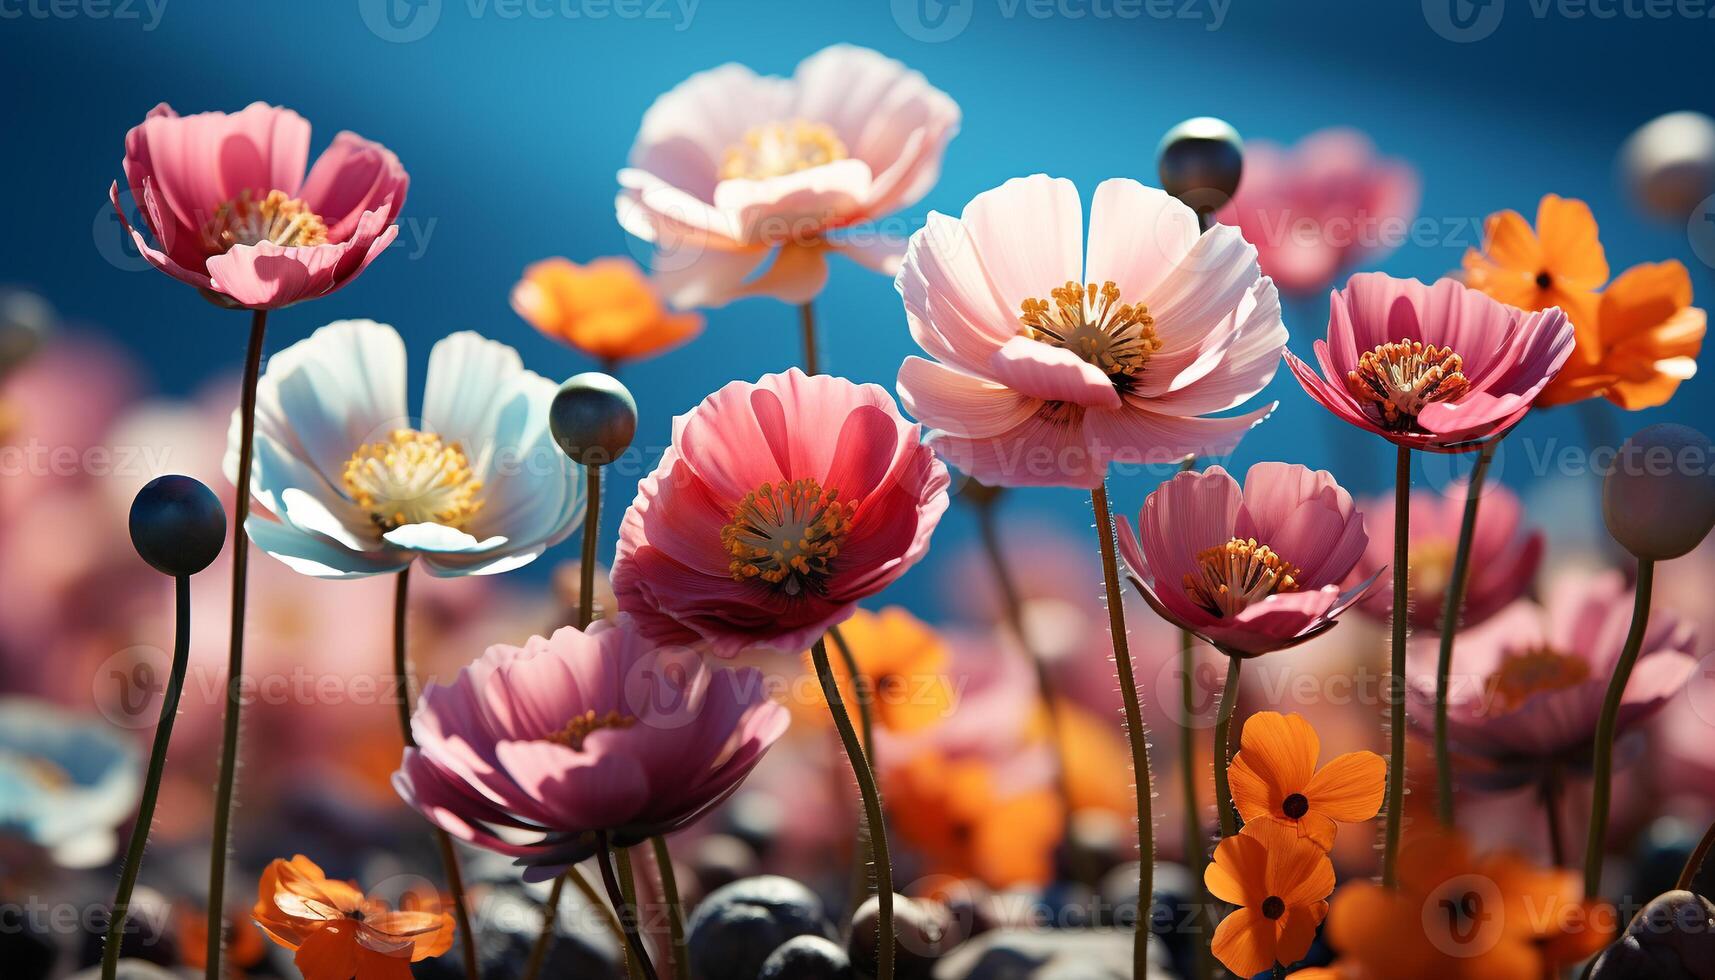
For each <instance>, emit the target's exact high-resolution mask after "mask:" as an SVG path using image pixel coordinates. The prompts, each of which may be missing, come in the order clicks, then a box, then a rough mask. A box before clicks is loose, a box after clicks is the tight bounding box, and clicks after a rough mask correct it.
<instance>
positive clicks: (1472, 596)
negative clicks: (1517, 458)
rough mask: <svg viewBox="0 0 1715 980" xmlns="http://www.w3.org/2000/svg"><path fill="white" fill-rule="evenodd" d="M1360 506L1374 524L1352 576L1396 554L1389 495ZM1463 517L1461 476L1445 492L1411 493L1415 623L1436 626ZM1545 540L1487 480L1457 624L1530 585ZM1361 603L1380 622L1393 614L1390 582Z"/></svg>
mask: <svg viewBox="0 0 1715 980" xmlns="http://www.w3.org/2000/svg"><path fill="white" fill-rule="evenodd" d="M1364 512H1365V513H1367V514H1369V515H1370V518H1371V520H1372V521H1373V522H1374V527H1375V531H1374V534H1373V535H1372V536H1371V538H1370V546H1369V548H1368V550H1366V551H1365V552H1364V556H1363V558H1362V559H1360V560H1359V561H1358V567H1357V568H1356V569H1355V570H1354V571H1353V572H1352V577H1353V578H1354V579H1364V578H1369V577H1370V576H1372V575H1375V574H1377V573H1378V572H1380V571H1381V570H1382V569H1384V568H1386V567H1387V565H1388V562H1390V561H1392V560H1393V495H1392V494H1387V495H1384V496H1380V497H1376V498H1375V499H1373V500H1371V501H1368V502H1367V503H1366V505H1365V507H1364ZM1464 518H1465V485H1464V484H1462V483H1461V484H1458V485H1456V486H1451V487H1448V488H1447V492H1446V493H1445V494H1441V493H1436V492H1434V491H1432V490H1419V491H1416V492H1414V493H1413V494H1412V495H1411V541H1410V545H1411V609H1410V618H1411V626H1412V629H1419V630H1430V631H1439V630H1440V629H1441V613H1442V609H1443V607H1445V606H1446V604H1447V587H1448V585H1449V584H1451V582H1452V579H1453V555H1454V552H1455V551H1457V550H1458V547H1459V529H1460V525H1461V524H1462V523H1463V522H1464ZM1542 545H1543V535H1542V532H1541V531H1540V530H1537V529H1535V528H1529V527H1526V526H1525V523H1524V511H1523V508H1522V507H1521V505H1520V504H1519V499H1518V497H1517V496H1515V495H1514V494H1513V492H1512V491H1511V490H1508V489H1507V488H1506V487H1504V486H1502V485H1500V484H1498V483H1491V484H1489V485H1488V487H1487V488H1486V489H1485V490H1484V491H1483V503H1482V506H1481V507H1479V508H1477V527H1476V533H1475V535H1474V536H1473V537H1472V538H1471V560H1470V565H1469V568H1470V577H1469V579H1468V580H1467V585H1466V589H1465V606H1464V611H1463V613H1462V614H1461V615H1460V617H1459V622H1460V624H1461V628H1462V629H1469V628H1470V627H1472V626H1475V625H1477V624H1478V623H1481V622H1482V621H1484V620H1486V619H1488V618H1489V617H1490V616H1493V615H1494V614H1495V613H1498V612H1500V611H1501V610H1502V609H1503V608H1505V607H1506V606H1507V605H1508V604H1509V603H1511V602H1512V601H1513V600H1515V599H1518V598H1520V597H1522V596H1523V595H1524V594H1525V593H1527V592H1529V591H1530V587H1531V583H1532V582H1534V581H1535V580H1536V569H1537V566H1538V565H1539V564H1541V562H1542ZM1359 608H1361V609H1362V610H1363V611H1364V612H1366V613H1369V614H1370V615H1372V616H1374V617H1376V618H1377V619H1380V620H1382V621H1384V622H1385V621H1387V620H1389V619H1390V617H1391V616H1392V614H1393V613H1392V611H1393V582H1392V581H1387V580H1384V581H1382V582H1381V584H1380V585H1379V586H1378V587H1377V588H1376V590H1375V591H1374V592H1371V593H1370V594H1369V595H1368V596H1366V597H1365V598H1364V601H1363V603H1362V604H1361V605H1360V607H1359Z"/></svg>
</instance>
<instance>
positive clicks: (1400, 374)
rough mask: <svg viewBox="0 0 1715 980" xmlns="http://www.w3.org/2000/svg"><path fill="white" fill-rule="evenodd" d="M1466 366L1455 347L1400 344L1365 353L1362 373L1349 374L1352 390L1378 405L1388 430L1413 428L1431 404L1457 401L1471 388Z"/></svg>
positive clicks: (1348, 387) (1360, 363) (1361, 357)
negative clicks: (1426, 407)
mask: <svg viewBox="0 0 1715 980" xmlns="http://www.w3.org/2000/svg"><path fill="white" fill-rule="evenodd" d="M1464 368H1465V361H1464V359H1463V358H1461V357H1460V356H1459V355H1458V354H1455V353H1453V349H1452V348H1451V347H1434V346H1425V345H1423V344H1422V343H1420V342H1418V341H1415V340H1401V341H1395V342H1394V343H1391V344H1382V345H1381V346H1379V347H1377V348H1376V349H1375V350H1372V351H1365V352H1364V353H1363V354H1360V355H1359V356H1358V369H1357V370H1356V371H1348V372H1347V373H1346V390H1347V391H1350V392H1351V393H1352V395H1353V396H1354V397H1356V398H1359V399H1362V400H1365V401H1370V402H1374V403H1375V404H1376V406H1377V407H1378V408H1379V409H1380V410H1381V415H1382V424H1383V425H1385V426H1386V427H1387V428H1389V429H1395V430H1406V429H1412V428H1415V427H1416V425H1417V415H1418V413H1419V412H1421V411H1423V409H1424V407H1425V406H1426V405H1429V404H1431V403H1432V402H1443V401H1451V400H1452V399H1455V398H1458V397H1459V396H1460V395H1463V394H1464V393H1465V392H1466V391H1468V390H1470V387H1471V383H1470V381H1469V380H1467V379H1466V377H1465V375H1464V373H1463V372H1464Z"/></svg>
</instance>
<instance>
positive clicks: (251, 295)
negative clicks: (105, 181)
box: [109, 102, 410, 310]
mask: <svg viewBox="0 0 1715 980" xmlns="http://www.w3.org/2000/svg"><path fill="white" fill-rule="evenodd" d="M309 149H310V124H309V122H308V121H306V120H305V119H304V117H302V116H300V115H298V114H297V113H295V112H293V111H292V110H290V109H282V108H278V107H275V106H270V105H265V104H264V103H261V102H255V103H252V104H251V105H250V106H248V107H247V108H245V109H244V110H243V111H241V112H235V113H225V112H203V113H198V114H196V115H192V116H181V115H179V114H178V113H176V112H174V111H173V110H172V108H171V107H170V106H168V105H167V104H166V103H162V104H161V105H158V106H156V107H155V108H154V109H153V110H151V111H150V112H149V115H148V116H147V117H145V118H144V120H143V122H142V124H141V125H139V126H136V127H134V128H133V129H132V130H131V132H129V133H127V134H126V136H125V181H126V184H127V185H128V186H129V188H130V194H131V197H132V198H133V199H134V200H135V202H136V206H137V208H138V210H139V211H140V213H141V214H142V216H143V222H144V224H146V225H148V228H149V233H150V234H151V235H153V236H154V239H155V241H156V243H157V244H159V246H160V247H159V248H152V247H150V245H149V244H148V242H146V241H145V240H144V238H143V236H142V234H141V233H140V232H138V231H137V230H135V229H133V228H131V225H130V222H129V220H128V219H127V218H126V216H125V208H124V207H123V206H122V205H121V204H120V202H119V184H118V182H115V183H114V184H113V187H112V189H111V191H110V192H109V194H110V196H111V198H112V200H113V207H114V209H115V210H117V211H118V212H119V219H120V221H121V222H124V223H125V227H126V229H127V230H129V231H130V232H131V237H132V238H133V239H134V240H135V241H136V243H137V249H138V250H139V251H140V252H142V254H143V257H144V258H145V259H147V260H148V261H149V264H151V265H153V266H154V267H155V268H157V269H160V270H161V271H162V272H165V273H167V274H168V275H170V276H172V277H173V278H175V279H178V280H180V281H182V282H186V283H189V284H190V285H192V286H195V287H197V288H198V289H200V290H202V291H203V293H204V295H206V296H208V297H209V298H210V299H211V300H213V301H214V302H216V303H219V304H221V305H223V306H232V307H245V308H250V309H267V310H272V309H278V308H280V307H282V306H290V305H291V304H293V303H296V302H299V301H300V300H306V299H314V298H316V297H318V296H326V295H327V294H328V293H331V292H333V291H334V290H336V289H339V288H340V287H341V286H344V285H345V284H346V283H348V282H350V281H351V280H352V279H355V278H356V277H357V274H358V273H360V272H362V271H363V270H364V268H365V267H367V266H368V265H369V263H370V262H372V261H373V260H374V259H375V257H376V256H377V255H380V254H381V251H382V250H383V249H385V248H386V247H387V246H388V245H390V244H392V242H393V239H394V237H395V236H397V235H398V234H399V228H398V226H397V225H395V224H394V223H393V222H394V219H395V218H397V217H398V214H399V209H400V208H401V207H403V206H404V205H405V190H406V187H407V186H408V185H409V183H410V180H409V178H408V177H406V175H405V169H404V168H403V167H401V166H400V165H399V159H398V157H395V156H394V155H393V153H392V151H390V150H388V149H387V148H386V147H384V146H382V145H381V144H379V143H373V142H370V141H369V140H366V139H364V138H362V137H361V136H358V135H356V134H354V133H340V134H339V135H337V136H335V137H334V140H333V144H332V145H330V146H329V147H328V148H327V150H325V151H324V152H323V153H322V155H321V156H320V157H319V158H317V160H316V163H315V166H314V167H311V168H310V170H309V173H308V175H307V176H306V175H305V173H304V165H305V162H306V161H307V159H308V157H309Z"/></svg>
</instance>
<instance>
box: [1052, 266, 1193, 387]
mask: <svg viewBox="0 0 1715 980" xmlns="http://www.w3.org/2000/svg"><path fill="white" fill-rule="evenodd" d="M1048 295H1049V297H1050V299H1036V298H1032V299H1027V300H1025V301H1024V302H1023V303H1022V304H1021V305H1020V310H1021V313H1020V314H1019V317H1018V320H1019V322H1020V323H1022V324H1024V330H1023V331H1022V333H1023V334H1024V336H1026V337H1029V338H1030V339H1031V340H1039V341H1041V342H1042V343H1045V344H1051V345H1053V346H1055V347H1064V348H1065V349H1066V350H1069V351H1071V352H1072V353H1074V354H1076V355H1078V356H1079V357H1081V358H1083V359H1084V360H1085V361H1087V362H1089V363H1090V364H1092V365H1094V366H1095V368H1096V370H1098V371H1100V372H1102V373H1103V374H1105V375H1107V376H1108V378H1109V379H1110V380H1112V381H1113V383H1114V387H1115V388H1119V389H1121V390H1122V391H1123V390H1125V389H1127V388H1129V387H1130V386H1131V385H1132V384H1133V383H1134V382H1135V381H1136V380H1137V377H1138V375H1140V374H1142V373H1143V366H1144V365H1145V364H1146V363H1148V361H1149V358H1150V355H1152V354H1154V353H1155V352H1156V351H1158V350H1160V349H1161V339H1160V338H1159V337H1157V336H1156V335H1155V318H1154V317H1152V316H1150V315H1149V307H1147V306H1145V305H1144V304H1142V303H1121V302H1120V290H1119V287H1118V286H1116V285H1114V283H1113V281H1112V280H1109V281H1107V282H1104V283H1102V284H1101V285H1100V286H1097V285H1096V284H1095V283H1093V282H1092V283H1088V284H1086V285H1083V286H1080V285H1078V284H1077V283H1075V282H1068V283H1067V284H1066V285H1064V286H1061V287H1059V288H1058V289H1054V290H1052V291H1051V292H1050V293H1049V294H1048ZM1050 300H1051V301H1050Z"/></svg>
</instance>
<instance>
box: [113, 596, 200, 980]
mask: <svg viewBox="0 0 1715 980" xmlns="http://www.w3.org/2000/svg"><path fill="white" fill-rule="evenodd" d="M173 591H174V600H175V601H174V609H175V613H176V618H175V620H174V632H173V665H172V668H171V670H170V672H169V674H168V677H167V689H166V691H165V692H163V693H162V695H161V720H160V721H158V722H156V723H155V744H154V747H153V748H151V749H150V750H149V775H148V778H147V779H145V780H144V782H143V799H142V801H141V802H140V803H139V804H138V806H137V822H136V823H135V824H134V825H133V826H132V827H131V844H130V846H129V847H127V848H126V849H125V867H124V868H123V869H122V870H121V871H120V873H119V892H118V894H116V895H114V897H113V909H112V913H111V915H110V916H109V918H108V923H107V945H106V946H104V947H103V948H102V951H101V980H114V977H115V976H117V975H118V972H119V947H120V945H121V944H122V942H123V940H124V937H125V917H126V915H127V914H129V912H130V911H131V891H132V889H133V888H135V887H136V886H137V873H138V871H140V870H141V869H142V867H143V849H144V848H145V847H147V846H148V844H149V827H150V825H151V824H153V823H154V822H155V800H156V798H157V797H159V796H160V793H161V774H162V773H163V772H164V771H165V770H166V768H167V746H168V744H169V743H170V742H172V740H173V721H174V720H175V719H176V718H178V715H179V695H180V694H181V693H182V692H183V691H184V687H185V668H186V667H187V666H188V665H189V663H190V643H191V580H190V576H188V575H180V576H178V577H177V578H175V579H174V580H173Z"/></svg>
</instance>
